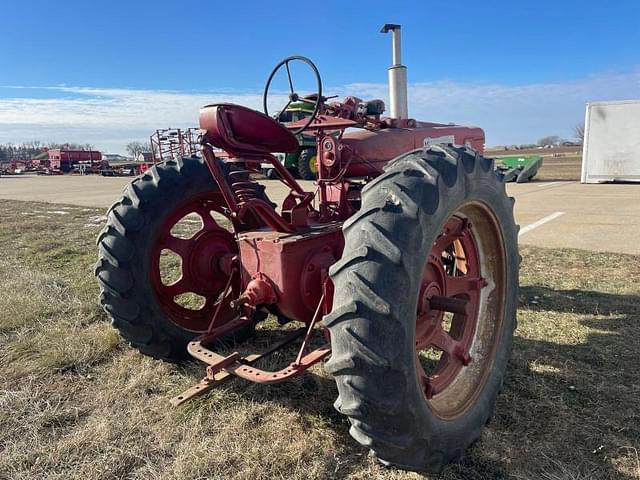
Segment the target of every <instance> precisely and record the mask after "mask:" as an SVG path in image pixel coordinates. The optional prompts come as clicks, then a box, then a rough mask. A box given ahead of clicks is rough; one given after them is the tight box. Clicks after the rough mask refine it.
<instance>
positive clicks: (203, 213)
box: [196, 205, 221, 230]
mask: <svg viewBox="0 0 640 480" xmlns="http://www.w3.org/2000/svg"><path fill="white" fill-rule="evenodd" d="M196 213H197V214H198V215H200V218H202V226H203V228H204V229H205V230H213V229H216V228H221V227H220V225H218V222H216V221H215V220H214V219H213V217H212V216H211V209H209V208H208V207H207V206H206V205H201V206H199V207H198V208H196Z"/></svg>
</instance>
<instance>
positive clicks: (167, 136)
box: [149, 127, 200, 163]
mask: <svg viewBox="0 0 640 480" xmlns="http://www.w3.org/2000/svg"><path fill="white" fill-rule="evenodd" d="M199 132H200V129H198V128H193V127H192V128H187V129H180V128H163V129H158V130H156V131H155V132H153V134H152V135H151V136H150V137H149V144H150V145H151V156H152V159H153V162H154V163H159V162H165V161H167V160H173V159H174V158H176V157H185V156H189V157H190V156H194V155H197V154H198V152H199V151H200V145H199V143H198V136H199Z"/></svg>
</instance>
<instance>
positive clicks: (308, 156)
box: [263, 98, 318, 180]
mask: <svg viewBox="0 0 640 480" xmlns="http://www.w3.org/2000/svg"><path fill="white" fill-rule="evenodd" d="M309 99H310V100H314V101H315V98H309ZM311 114H313V104H312V103H308V102H293V103H292V104H291V105H289V106H288V107H287V108H286V109H285V110H284V111H282V112H280V115H278V122H280V123H285V124H286V123H291V122H297V121H298V120H302V119H303V118H308V117H309V116H311ZM297 138H298V144H299V145H300V148H298V150H296V151H295V152H293V153H276V154H275V156H276V157H278V159H279V160H280V161H281V162H282V163H283V164H284V166H285V167H287V169H288V170H289V171H291V173H293V174H294V175H295V176H297V177H299V178H301V179H302V180H315V179H316V178H317V174H318V163H317V160H316V140H315V137H314V136H313V135H305V134H300V135H297ZM263 171H264V173H265V175H266V176H267V177H268V178H276V177H277V175H278V174H277V173H276V171H275V170H274V169H273V168H271V165H270V164H264V165H263Z"/></svg>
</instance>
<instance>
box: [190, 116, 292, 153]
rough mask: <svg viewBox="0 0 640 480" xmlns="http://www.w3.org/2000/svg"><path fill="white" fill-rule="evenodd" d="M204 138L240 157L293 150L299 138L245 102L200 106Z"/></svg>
mask: <svg viewBox="0 0 640 480" xmlns="http://www.w3.org/2000/svg"><path fill="white" fill-rule="evenodd" d="M200 128H201V129H203V130H205V133H204V140H205V141H207V142H209V143H211V144H212V145H214V146H216V147H218V148H221V149H223V150H225V151H226V152H228V153H230V154H231V155H234V156H236V157H243V156H244V157H260V156H262V155H264V154H267V153H274V152H283V153H287V152H293V151H295V150H296V149H297V148H298V140H297V139H296V137H295V136H294V135H293V134H291V132H289V130H287V129H286V128H285V127H283V126H282V125H280V124H279V123H278V122H276V121H275V120H273V119H272V118H270V117H268V116H266V115H264V114H263V113H260V112H258V111H256V110H252V109H250V108H247V107H243V106H242V105H235V104H233V103H214V104H212V105H207V106H205V107H202V108H201V109H200Z"/></svg>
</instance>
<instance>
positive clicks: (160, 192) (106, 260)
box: [95, 157, 268, 361]
mask: <svg viewBox="0 0 640 480" xmlns="http://www.w3.org/2000/svg"><path fill="white" fill-rule="evenodd" d="M220 165H221V167H222V168H223V169H224V170H225V171H227V173H228V172H229V170H230V169H231V168H232V167H231V166H230V165H228V164H224V163H222V162H221V163H220ZM233 168H238V167H233ZM219 191H220V190H219V188H218V185H217V184H216V183H215V181H214V180H213V178H212V176H211V174H210V172H209V170H208V168H207V166H206V164H205V163H204V161H203V160H202V159H200V158H196V157H192V158H183V159H176V160H169V161H166V162H163V163H160V164H157V165H155V166H153V167H151V168H150V169H149V170H148V171H146V172H145V173H144V174H143V175H141V176H139V177H137V178H135V179H134V180H132V181H131V183H129V184H128V185H127V186H126V187H125V189H124V191H123V196H122V197H121V199H120V200H119V201H118V202H116V203H115V204H114V205H113V206H112V207H111V208H110V209H109V211H108V212H107V221H106V225H105V227H104V229H103V230H102V232H101V233H100V235H99V237H98V239H97V245H98V261H97V263H96V266H95V275H96V277H97V280H98V283H99V285H100V290H101V295H100V300H101V304H102V306H103V308H104V310H105V311H106V312H107V314H108V315H109V317H110V318H111V320H112V324H113V326H114V327H115V328H116V329H117V330H118V331H119V333H120V335H121V336H122V337H123V338H124V339H125V340H127V341H128V342H129V343H130V344H131V345H132V346H133V347H135V348H137V349H138V350H140V351H141V352H142V353H144V354H145V355H149V356H151V357H154V358H158V359H162V360H167V361H178V360H182V359H184V358H187V350H186V346H187V343H188V342H189V341H191V340H192V339H193V338H194V337H196V336H197V335H198V334H199V333H202V332H198V331H193V330H190V329H187V328H182V327H181V326H180V325H179V324H177V323H176V322H174V321H172V320H171V319H170V318H169V316H168V315H167V314H166V310H165V309H163V304H162V301H161V300H162V299H160V298H159V296H158V294H157V292H156V291H155V290H154V287H153V285H152V284H153V282H152V281H150V277H151V276H152V272H153V270H154V267H153V265H152V264H153V261H152V260H151V259H152V258H153V254H152V251H153V249H154V241H155V240H156V237H157V236H158V235H159V231H160V229H161V226H162V225H163V222H164V221H165V220H166V219H167V218H170V216H171V214H172V213H173V212H174V211H175V209H176V208H177V206H178V205H179V204H180V202H183V201H184V200H185V199H187V198H190V197H194V196H196V198H197V196H198V195H207V194H214V195H215V194H219ZM258 192H259V195H261V196H262V197H263V198H264V199H266V200H267V201H268V199H267V198H266V195H265V194H264V187H262V186H260V187H259V190H258ZM229 235H231V234H229ZM264 316H266V315H264ZM262 318H264V317H263V314H262V312H257V314H256V316H255V317H254V319H253V320H254V322H252V323H250V324H248V325H246V326H244V327H242V328H240V329H238V330H236V331H235V332H234V333H233V334H232V335H230V336H228V337H226V338H224V339H223V340H222V341H223V342H225V343H231V342H239V341H242V340H244V339H246V338H248V337H249V336H251V335H252V334H253V331H254V327H255V322H257V321H258V320H260V319H262ZM205 328H206V327H205Z"/></svg>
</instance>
